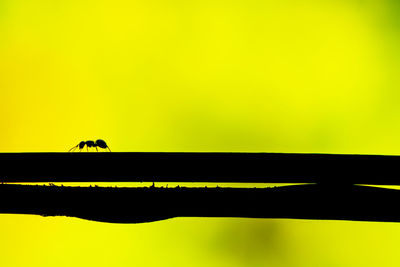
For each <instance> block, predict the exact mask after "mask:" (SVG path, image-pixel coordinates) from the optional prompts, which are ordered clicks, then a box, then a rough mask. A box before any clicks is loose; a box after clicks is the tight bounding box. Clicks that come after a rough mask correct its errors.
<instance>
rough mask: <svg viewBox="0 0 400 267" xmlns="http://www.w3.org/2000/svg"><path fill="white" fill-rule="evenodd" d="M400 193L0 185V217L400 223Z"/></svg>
mask: <svg viewBox="0 0 400 267" xmlns="http://www.w3.org/2000/svg"><path fill="white" fill-rule="evenodd" d="M399 199H400V191H399V190H394V189H384V188H376V187H370V186H357V185H349V186H340V187H335V186H333V187H331V186H324V185H318V184H309V185H293V186H282V187H274V188H223V187H219V188H210V187H207V188H204V187H202V188H188V187H182V186H180V187H175V188H171V187H170V188H161V187H136V188H123V187H122V188H121V187H118V188H114V187H69V186H65V185H64V186H38V185H36V186H35V185H12V184H0V203H1V205H0V213H13V214H36V215H42V216H69V217H78V218H82V219H86V220H93V221H99V222H109V223H142V222H152V221H158V220H163V219H168V218H174V217H241V218H292V219H293V218H295V219H317V220H356V221H380V222H400V213H398V212H397V210H398V207H397V206H398V202H399Z"/></svg>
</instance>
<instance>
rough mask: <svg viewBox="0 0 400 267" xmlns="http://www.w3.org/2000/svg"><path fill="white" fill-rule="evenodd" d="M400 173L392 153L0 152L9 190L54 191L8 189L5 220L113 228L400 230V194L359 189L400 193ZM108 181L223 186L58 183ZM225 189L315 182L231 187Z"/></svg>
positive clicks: (3, 190)
mask: <svg viewBox="0 0 400 267" xmlns="http://www.w3.org/2000/svg"><path fill="white" fill-rule="evenodd" d="M85 145H87V142H85ZM89 145H90V143H89ZM78 146H79V145H78ZM83 147H84V146H83ZM83 147H82V148H83ZM88 166H93V167H90V168H88ZM399 166H400V156H383V155H337V154H336V155H335V154H283V153H160V152H124V153H121V152H116V153H115V152H114V153H0V182H2V183H3V182H48V183H50V185H51V186H30V185H10V184H0V213H16V214H38V215H43V216H58V215H60V216H72V217H78V218H83V219H88V220H95V221H102V222H113V223H138V222H150V221H156V220H161V219H167V218H173V217H249V218H301V219H330V220H359V221H390V222H400V213H397V212H396V211H397V209H398V207H397V206H398V203H399V200H400V190H394V189H384V188H378V187H372V186H365V185H360V184H372V185H400V177H399V176H398V174H397V173H398V168H399ZM103 181H107V182H128V181H135V182H140V181H143V182H145V181H147V182H218V183H220V187H216V188H212V187H208V188H207V187H206V188H187V187H182V186H178V187H175V188H171V187H168V188H159V187H156V186H155V184H153V185H152V186H150V187H140V188H120V187H119V188H111V187H110V188H109V187H96V186H94V187H93V186H92V187H86V188H85V187H69V186H66V185H65V184H64V186H55V185H54V184H53V183H55V182H103ZM226 182H236V183H297V184H298V183H313V184H306V185H292V186H283V187H275V188H224V187H223V183H226Z"/></svg>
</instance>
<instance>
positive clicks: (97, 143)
mask: <svg viewBox="0 0 400 267" xmlns="http://www.w3.org/2000/svg"><path fill="white" fill-rule="evenodd" d="M85 146H86V150H87V151H89V147H94V148H96V151H99V150H98V149H97V147H100V148H104V149H106V148H108V150H109V151H110V152H111V149H110V148H109V147H108V145H107V143H106V142H105V141H104V140H101V139H97V140H96V141H91V140H89V141H81V142H80V143H79V144H77V145H76V146H74V147H73V148H71V149H70V150H68V152H71V151H74V150H75V149H77V148H78V147H79V151H81V150H82V149H83V148H84V147H85Z"/></svg>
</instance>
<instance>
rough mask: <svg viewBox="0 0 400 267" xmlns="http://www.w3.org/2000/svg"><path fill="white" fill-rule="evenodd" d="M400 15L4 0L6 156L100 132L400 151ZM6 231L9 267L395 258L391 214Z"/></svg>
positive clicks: (363, 5)
mask: <svg viewBox="0 0 400 267" xmlns="http://www.w3.org/2000/svg"><path fill="white" fill-rule="evenodd" d="M399 11H400V5H399V4H398V3H397V1H377V0H376V1H368V0H366V1H361V0H358V1H357V0H353V1H351V0H348V1H342V0H326V1H316V0H315V1H312V0H310V1H295V0H283V1H255V0H250V1H249V0H232V1H226V0H216V1H209V0H205V1H197V0H194V1H180V0H169V1H165V0H149V1H144V0H139V1H128V0H116V1H102V0H100V1H94V0H87V1H86V0H83V1H73V0H72V1H57V0H56V1H48V0H36V1H31V0H13V1H11V0H9V1H6V0H0V101H1V105H0V152H47V151H54V152H66V151H68V149H69V148H71V147H72V146H74V145H76V144H77V143H78V142H79V141H81V140H91V139H97V138H102V139H104V140H106V141H107V142H108V144H109V146H110V148H111V150H112V151H120V152H122V151H193V152H196V151H211V152H212V151H238V152H239V151H246V152H288V153H289V152H304V153H306V152H318V153H357V154H399V151H400V139H399V138H398V137H399V136H400V124H399V115H400V107H399V104H398V103H399V99H400V91H399V85H400V78H399V77H400V76H399V67H400V63H399V62H400V61H399V57H400V55H399V43H400V42H399V41H400V40H399V38H400V37H399V36H400V35H399V33H400V32H399V30H400V21H399V19H398V17H399V16H398V14H399ZM89 167H92V166H89ZM288 167H290V166H288ZM135 205H140V203H135ZM269 205H274V203H266V208H268V206H269ZM393 212H397V211H396V210H394V211H393ZM0 237H1V239H0V240H1V242H0V265H1V266H91V265H95V266H134V265H137V266H398V265H399V264H400V259H399V257H398V251H399V250H398V249H399V244H400V225H399V224H396V223H371V222H343V221H342V222H341V221H311V220H310V221H307V220H279V219H268V220H261V219H231V218H213V219H212V218H177V219H171V220H166V221H161V222H154V223H146V224H138V225H120V224H107V223H97V222H90V221H85V220H80V219H75V218H63V217H56V218H54V217H47V218H44V217H40V216H27V215H0Z"/></svg>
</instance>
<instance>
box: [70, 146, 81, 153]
mask: <svg viewBox="0 0 400 267" xmlns="http://www.w3.org/2000/svg"><path fill="white" fill-rule="evenodd" d="M78 146H79V145H76V146H74V147H73V148H71V149H70V150H68V152H71V150H72V151H75V149H76V148H77V147H78Z"/></svg>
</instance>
